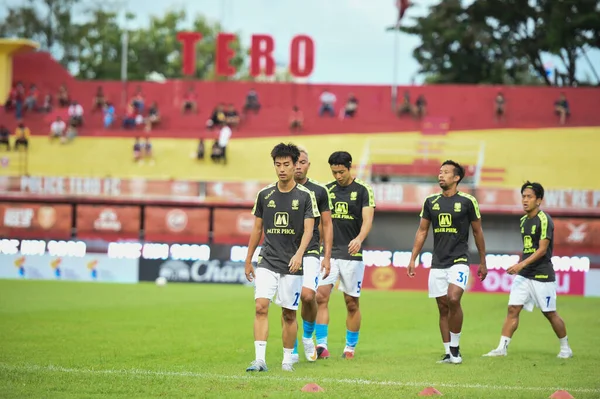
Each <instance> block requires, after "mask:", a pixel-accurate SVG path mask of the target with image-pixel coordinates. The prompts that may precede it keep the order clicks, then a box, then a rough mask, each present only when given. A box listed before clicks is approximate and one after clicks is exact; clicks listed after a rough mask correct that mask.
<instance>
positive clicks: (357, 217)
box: [327, 179, 375, 260]
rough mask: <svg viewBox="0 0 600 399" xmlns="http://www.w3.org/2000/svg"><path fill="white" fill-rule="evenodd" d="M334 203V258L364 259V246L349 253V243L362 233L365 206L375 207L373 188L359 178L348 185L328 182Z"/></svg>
mask: <svg viewBox="0 0 600 399" xmlns="http://www.w3.org/2000/svg"><path fill="white" fill-rule="evenodd" d="M327 190H328V191H329V198H330V199H331V203H332V206H333V207H332V210H331V218H332V220H333V248H332V250H331V257H332V258H333V259H346V260H362V248H361V249H360V251H358V252H357V253H356V254H354V255H350V254H349V253H348V244H350V241H352V240H354V239H355V238H356V237H357V236H358V234H359V233H360V229H361V227H362V222H363V219H362V210H363V208H367V207H370V208H375V196H374V195H373V189H372V188H371V187H370V186H369V185H367V184H366V183H363V182H362V181H360V180H358V179H354V181H353V182H352V183H350V184H349V185H348V186H346V187H343V186H340V185H339V184H338V183H337V182H335V181H334V182H331V183H328V184H327Z"/></svg>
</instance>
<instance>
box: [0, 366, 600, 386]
mask: <svg viewBox="0 0 600 399" xmlns="http://www.w3.org/2000/svg"><path fill="white" fill-rule="evenodd" d="M0 370H8V371H27V372H35V371H42V372H55V373H67V374H112V375H133V376H158V377H194V378H205V379H214V380H236V381H256V380H257V379H260V380H269V381H284V382H315V381H316V382H321V383H330V384H348V385H380V386H397V387H428V386H433V387H438V388H440V387H441V388H461V389H483V390H491V391H548V392H550V391H557V390H559V389H566V390H567V391H570V392H580V393H600V388H566V387H528V386H511V385H486V384H449V383H445V382H439V383H433V382H415V381H378V380H364V379H354V378H341V379H338V378H320V377H308V376H307V377H284V376H278V375H269V374H264V373H260V375H256V374H252V375H248V374H240V375H224V374H212V373H196V372H192V371H154V370H140V369H121V370H119V369H113V370H110V369H109V370H96V369H74V368H66V367H61V366H53V365H49V366H38V365H9V364H5V363H0Z"/></svg>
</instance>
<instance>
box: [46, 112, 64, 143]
mask: <svg viewBox="0 0 600 399" xmlns="http://www.w3.org/2000/svg"><path fill="white" fill-rule="evenodd" d="M66 130H67V124H66V123H65V122H64V121H63V120H62V118H61V117H60V116H57V117H56V120H55V121H54V122H52V124H51V125H50V141H54V139H60V138H62V137H63V136H64V134H65V132H66Z"/></svg>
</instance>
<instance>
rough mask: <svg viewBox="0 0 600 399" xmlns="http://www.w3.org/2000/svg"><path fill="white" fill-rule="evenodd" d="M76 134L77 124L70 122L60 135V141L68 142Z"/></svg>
mask: <svg viewBox="0 0 600 399" xmlns="http://www.w3.org/2000/svg"><path fill="white" fill-rule="evenodd" d="M76 136H77V126H73V125H72V124H69V126H68V127H67V133H66V134H65V135H64V136H63V137H62V139H61V140H60V142H61V143H62V144H67V143H68V142H70V141H73V139H74V138H75V137H76Z"/></svg>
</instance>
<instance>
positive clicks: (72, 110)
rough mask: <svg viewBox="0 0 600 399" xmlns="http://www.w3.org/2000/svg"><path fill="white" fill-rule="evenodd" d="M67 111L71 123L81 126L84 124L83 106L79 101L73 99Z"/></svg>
mask: <svg viewBox="0 0 600 399" xmlns="http://www.w3.org/2000/svg"><path fill="white" fill-rule="evenodd" d="M67 113H68V114H69V125H71V126H74V127H80V126H82V125H83V107H82V106H81V104H78V103H77V101H73V103H72V104H71V106H70V107H69V109H68V111H67Z"/></svg>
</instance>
